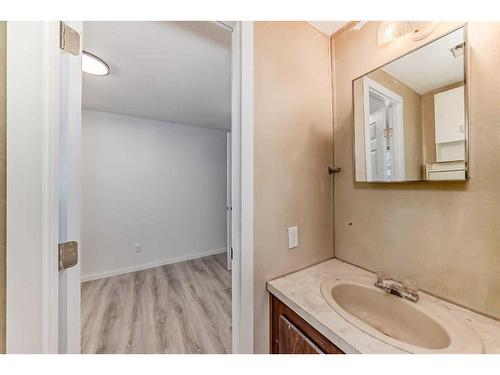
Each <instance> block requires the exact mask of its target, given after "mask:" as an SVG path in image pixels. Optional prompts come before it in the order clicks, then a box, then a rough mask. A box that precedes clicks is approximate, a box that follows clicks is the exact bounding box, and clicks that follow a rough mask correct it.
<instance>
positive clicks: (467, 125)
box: [351, 22, 470, 185]
mask: <svg viewBox="0 0 500 375" xmlns="http://www.w3.org/2000/svg"><path fill="white" fill-rule="evenodd" d="M460 29H463V30H464V43H465V50H464V100H465V103H464V110H465V179H464V180H404V181H356V139H355V137H356V133H355V130H356V129H355V119H354V116H355V110H354V82H355V81H357V80H358V79H360V78H363V77H365V76H367V75H369V74H371V73H373V72H375V71H376V70H379V69H381V68H383V67H384V66H386V65H389V64H391V63H393V62H394V61H397V60H399V59H401V58H402V57H405V56H407V55H409V54H411V53H413V52H415V51H417V50H419V49H421V48H423V47H425V46H427V45H429V44H431V43H434V42H435V41H436V40H439V39H441V38H443V37H445V36H447V35H449V34H451V33H454V32H455V31H457V30H460ZM469 49H470V45H469V38H468V32H467V22H465V23H464V24H462V25H460V26H457V27H454V28H453V29H451V30H449V31H447V32H445V33H444V34H441V35H438V36H436V37H434V38H432V39H430V40H429V41H428V42H426V43H423V44H421V45H419V46H418V47H415V48H412V49H411V50H409V51H408V52H406V53H404V54H402V55H399V56H397V57H396V58H394V59H391V60H389V61H388V62H386V63H384V64H382V65H379V66H378V67H376V68H375V69H372V70H370V71H368V72H366V73H363V74H362V75H360V76H358V77H356V78H354V79H353V80H352V82H351V96H352V97H351V103H352V116H351V120H352V121H351V122H352V124H351V131H352V163H353V168H352V172H353V173H352V179H353V182H354V183H355V184H377V185H394V184H408V183H410V184H411V183H442V182H445V183H446V182H447V183H450V182H452V183H464V182H468V181H469V180H470V119H469V116H470V111H469V98H470V85H469V79H470V78H469V77H470V74H469V66H470V61H469V59H470V51H469Z"/></svg>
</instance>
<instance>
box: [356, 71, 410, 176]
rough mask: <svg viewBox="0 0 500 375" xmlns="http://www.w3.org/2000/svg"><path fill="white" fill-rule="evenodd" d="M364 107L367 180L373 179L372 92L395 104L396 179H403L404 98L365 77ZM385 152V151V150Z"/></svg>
mask: <svg viewBox="0 0 500 375" xmlns="http://www.w3.org/2000/svg"><path fill="white" fill-rule="evenodd" d="M363 91H364V93H363V94H364V108H365V111H364V112H365V123H364V128H365V129H364V131H365V155H366V158H365V159H366V161H365V163H366V180H367V181H372V178H371V176H372V173H371V160H370V159H369V155H370V152H369V149H370V146H369V142H368V140H369V139H370V138H369V123H370V116H369V114H370V92H375V93H376V94H377V95H380V96H381V97H383V98H384V99H386V100H388V101H389V102H390V103H391V104H393V105H394V108H395V110H394V117H395V118H394V119H393V121H392V122H393V124H394V137H393V140H394V144H395V147H394V159H395V160H396V163H394V179H395V180H396V181H402V180H404V179H405V143H404V118H403V106H404V103H403V98H402V97H401V96H400V95H398V94H396V93H395V92H394V91H392V90H389V89H388V88H387V87H385V86H382V85H381V84H379V83H378V82H375V81H374V80H372V79H370V78H368V77H363ZM384 152H385V151H384Z"/></svg>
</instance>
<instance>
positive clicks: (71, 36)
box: [59, 22, 80, 56]
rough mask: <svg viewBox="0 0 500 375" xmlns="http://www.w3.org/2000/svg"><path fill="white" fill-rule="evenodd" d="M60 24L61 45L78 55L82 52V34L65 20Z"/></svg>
mask: <svg viewBox="0 0 500 375" xmlns="http://www.w3.org/2000/svg"><path fill="white" fill-rule="evenodd" d="M59 24H60V28H59V47H60V48H61V49H62V50H64V51H66V52H69V53H71V54H72V55H75V56H78V55H79V54H80V34H78V31H76V30H74V29H72V28H71V27H69V26H68V25H66V24H65V23H64V22H60V23H59Z"/></svg>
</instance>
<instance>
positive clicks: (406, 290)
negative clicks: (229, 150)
mask: <svg viewBox="0 0 500 375" xmlns="http://www.w3.org/2000/svg"><path fill="white" fill-rule="evenodd" d="M375 286H376V287H377V288H380V289H382V290H383V291H384V292H386V293H389V294H395V295H396V296H398V297H401V298H404V299H407V300H408V301H411V302H415V303H416V302H418V289H417V283H416V282H415V281H413V280H409V279H405V280H403V281H402V282H399V281H396V280H393V279H391V278H389V277H387V274H386V273H385V272H383V271H379V272H377V281H376V282H375Z"/></svg>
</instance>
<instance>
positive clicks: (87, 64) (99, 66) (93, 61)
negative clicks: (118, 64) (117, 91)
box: [82, 51, 109, 76]
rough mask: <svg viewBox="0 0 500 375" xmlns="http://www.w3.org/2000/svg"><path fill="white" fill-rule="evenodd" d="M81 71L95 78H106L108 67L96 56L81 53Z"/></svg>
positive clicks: (84, 52)
mask: <svg viewBox="0 0 500 375" xmlns="http://www.w3.org/2000/svg"><path fill="white" fill-rule="evenodd" d="M82 71H83V72H85V73H88V74H92V75H95V76H107V75H108V74H109V65H108V64H106V62H105V61H104V60H103V59H101V58H99V57H97V56H96V55H94V54H92V53H90V52H87V51H82Z"/></svg>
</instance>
